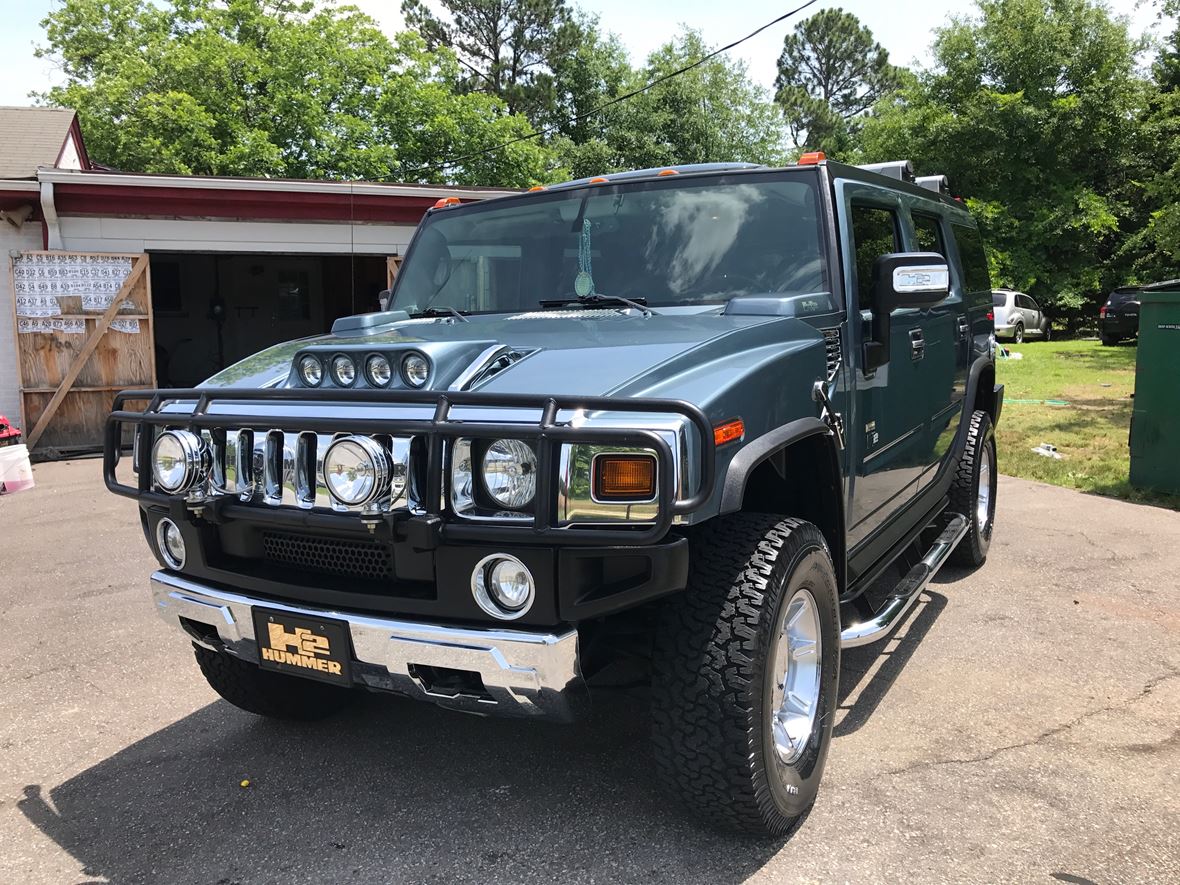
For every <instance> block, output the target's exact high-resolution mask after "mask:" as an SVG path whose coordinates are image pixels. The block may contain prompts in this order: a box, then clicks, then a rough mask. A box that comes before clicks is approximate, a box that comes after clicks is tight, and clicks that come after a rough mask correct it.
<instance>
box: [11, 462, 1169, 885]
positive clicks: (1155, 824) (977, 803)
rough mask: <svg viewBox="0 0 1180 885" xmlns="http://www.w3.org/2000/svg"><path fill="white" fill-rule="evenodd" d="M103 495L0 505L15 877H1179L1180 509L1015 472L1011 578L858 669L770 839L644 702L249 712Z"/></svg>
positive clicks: (74, 468) (964, 580)
mask: <svg viewBox="0 0 1180 885" xmlns="http://www.w3.org/2000/svg"><path fill="white" fill-rule="evenodd" d="M99 475H100V466H99V463H98V461H95V460H85V461H76V462H71V463H59V464H44V465H39V466H38V467H37V468H36V479H37V482H38V486H37V488H36V489H35V490H34V491H32V492H23V493H20V494H17V495H12V496H5V497H2V498H0V567H2V572H0V573H2V574H3V575H4V578H5V584H4V587H3V589H2V590H0V616H2V617H3V623H4V625H5V641H4V642H3V643H0V881H2V882H20V883H42V882H44V883H79V882H108V883H138V882H167V883H172V882H177V883H182V882H183V883H190V882H191V883H219V885H229V883H245V882H337V881H345V880H347V881H355V882H440V883H441V882H448V883H449V882H489V881H494V882H500V881H505V882H513V881H520V882H524V881H528V882H534V881H562V882H637V881H644V882H670V883H687V882H708V883H721V882H743V881H751V882H775V883H779V882H820V881H823V882H829V881H845V882H864V881H882V880H897V879H903V878H904V879H905V880H907V881H911V882H1017V881H1019V882H1046V883H1054V882H1073V883H1086V882H1093V883H1119V882H1128V883H1129V882H1175V881H1180V789H1178V788H1177V783H1178V782H1180V641H1178V640H1180V594H1178V587H1177V585H1178V583H1180V580H1178V575H1180V513H1173V512H1169V511H1164V510H1160V509H1155V508H1150V507H1138V506H1134V505H1131V504H1125V503H1122V502H1117V501H1110V500H1106V499H1102V498H1098V497H1094V496H1087V495H1082V494H1078V493H1076V492H1072V491H1068V490H1065V489H1058V488H1053V487H1050V486H1044V485H1039V484H1035V483H1029V482H1024V481H1020V480H1015V479H1010V478H1007V477H1003V478H1001V480H1000V493H999V510H998V515H997V529H996V537H995V541H994V543H993V545H992V550H991V556H990V558H989V561H988V563H987V565H986V566H985V567H984V568H983V569H981V570H979V571H978V572H976V573H973V574H965V573H962V572H955V571H951V570H949V569H946V570H944V571H943V573H942V574H940V575H939V577H938V579H937V581H936V583H935V584H934V585H932V587H931V588H930V590H929V592H928V593H926V594H925V595H924V597H923V601H922V602H921V603H920V604H919V605H918V606H916V607H915V608H914V610H913V612H912V613H911V614H910V616H909V617H908V618H907V620H906V622H905V624H904V625H903V628H902V630H901V631H900V632H899V633H898V634H897V635H896V636H895V637H893V638H891V639H890V640H889V641H888V642H885V643H880V644H878V645H876V646H869V647H866V648H861V649H854V650H852V651H849V652H847V653H845V655H844V661H843V666H842V671H841V682H842V686H841V695H842V703H841V707H840V711H839V714H838V717H837V721H836V726H835V738H834V741H833V745H832V752H831V755H830V757H829V761H828V768H827V772H826V774H825V780H824V785H823V787H822V789H821V791H820V796H819V801H818V802H817V804H816V807H815V809H814V811H813V812H812V813H811V815H810V817H809V818H808V819H807V821H806V822H805V823H804V824H803V826H802V828H801V829H800V830H799V831H798V832H797V833H796V834H795V835H794V837H793V838H791V839H790V840H789V841H786V842H781V841H780V842H771V843H761V842H754V841H751V840H747V839H739V838H735V837H732V836H728V835H724V834H719V833H715V832H713V831H711V830H709V829H707V828H704V827H702V826H700V825H699V824H698V823H697V822H696V821H695V820H693V819H690V818H686V817H685V816H684V815H683V814H682V813H681V812H680V811H679V809H678V808H677V807H676V805H675V804H674V803H672V802H670V801H668V800H667V799H665V798H664V797H663V796H662V795H661V794H660V793H659V792H658V791H657V789H656V786H655V784H654V782H653V777H652V771H651V769H652V766H651V764H650V752H651V751H650V749H649V746H648V742H647V735H646V730H647V722H646V719H645V717H644V707H643V700H642V698H637V697H632V696H615V695H611V696H606V697H604V698H601V699H600V700H599V702H598V703H597V706H596V709H595V713H594V715H593V717H592V718H591V719H590V720H589V721H587V722H585V723H582V724H579V725H575V726H565V727H563V726H554V725H530V724H528V723H519V722H507V721H497V720H480V719H476V718H473V717H467V716H462V715H459V714H452V713H446V712H444V711H440V710H436V709H434V708H431V707H425V706H419V705H415V704H412V703H409V702H405V701H399V700H396V699H388V698H382V697H372V698H370V699H368V700H367V701H366V702H365V703H364V704H362V705H361V706H360V707H359V708H358V709H357V710H354V711H350V712H348V713H347V714H345V715H343V716H341V717H339V718H337V719H333V720H330V721H328V722H324V723H318V724H313V725H279V724H274V723H267V722H263V721H260V720H257V719H255V718H253V717H251V716H249V715H248V714H245V713H241V712H239V711H237V710H235V709H233V708H232V707H230V706H229V705H227V704H225V703H223V702H221V701H219V700H217V699H216V698H215V695H214V694H213V692H212V691H211V690H210V689H209V688H208V687H207V686H206V685H205V683H204V681H203V680H202V679H201V677H200V674H199V673H198V671H197V668H196V665H195V663H194V662H193V660H192V657H191V655H190V653H189V652H188V650H187V647H186V644H185V643H184V641H183V640H182V638H181V637H180V635H179V634H178V633H175V632H174V631H171V630H170V629H169V628H167V627H166V626H165V625H164V624H163V623H162V622H160V621H159V620H158V619H157V618H156V616H155V615H154V614H153V613H152V611H151V607H150V604H149V602H148V597H147V590H146V579H147V575H148V573H149V572H150V570H151V569H152V568H153V567H154V562H153V560H152V559H151V557H150V555H149V554H148V552H147V549H146V546H145V545H144V543H143V540H142V537H141V534H140V531H139V526H138V524H137V519H136V512H135V508H134V505H133V504H132V503H131V502H129V501H126V500H123V499H118V498H115V497H113V496H111V495H108V494H107V493H106V492H105V491H104V490H103V489H102V487H101V481H100V478H99ZM243 780H248V781H249V786H248V787H242V786H241V785H240V784H241V782H242V781H243Z"/></svg>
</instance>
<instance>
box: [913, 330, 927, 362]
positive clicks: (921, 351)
mask: <svg viewBox="0 0 1180 885" xmlns="http://www.w3.org/2000/svg"><path fill="white" fill-rule="evenodd" d="M924 356H926V336H925V335H923V334H922V330H921V329H910V359H912V360H920V359H922V357H924Z"/></svg>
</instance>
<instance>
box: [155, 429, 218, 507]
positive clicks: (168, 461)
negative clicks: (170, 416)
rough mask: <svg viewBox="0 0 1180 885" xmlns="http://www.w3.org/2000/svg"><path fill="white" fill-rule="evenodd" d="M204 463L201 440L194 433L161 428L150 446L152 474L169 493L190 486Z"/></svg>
mask: <svg viewBox="0 0 1180 885" xmlns="http://www.w3.org/2000/svg"><path fill="white" fill-rule="evenodd" d="M205 466H206V449H205V443H204V441H203V440H202V439H201V438H200V437H199V436H197V435H196V434H195V433H189V432H188V431H187V430H165V431H164V432H163V433H161V434H160V436H159V437H158V438H157V439H156V442H155V444H154V445H153V446H152V474H153V476H154V477H155V479H156V485H158V486H159V487H160V488H161V489H163V490H164V491H165V492H168V493H169V494H177V493H179V492H184V491H187V490H188V489H190V488H192V486H193V484H194V483H196V481H197V480H198V479H199V478H200V476H201V472H202V471H203V469H204V468H205Z"/></svg>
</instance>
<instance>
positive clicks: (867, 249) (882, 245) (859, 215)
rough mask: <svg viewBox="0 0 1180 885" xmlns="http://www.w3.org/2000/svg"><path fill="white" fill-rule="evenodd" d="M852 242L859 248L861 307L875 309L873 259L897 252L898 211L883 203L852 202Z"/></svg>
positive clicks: (857, 277)
mask: <svg viewBox="0 0 1180 885" xmlns="http://www.w3.org/2000/svg"><path fill="white" fill-rule="evenodd" d="M852 242H853V247H854V248H855V249H856V292H857V300H858V303H859V304H860V309H861V310H872V309H873V262H875V261H876V260H877V259H878V258H880V257H881V256H882V255H888V254H889V253H890V252H898V251H900V249H901V247H900V245H899V242H900V241H899V240H898V236H897V212H896V211H894V210H893V209H884V208H882V207H880V206H858V205H856V204H855V203H854V204H853V206H852Z"/></svg>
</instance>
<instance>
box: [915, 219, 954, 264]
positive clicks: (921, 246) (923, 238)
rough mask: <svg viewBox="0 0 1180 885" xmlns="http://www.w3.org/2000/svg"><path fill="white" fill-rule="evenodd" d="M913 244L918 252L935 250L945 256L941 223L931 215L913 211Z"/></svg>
mask: <svg viewBox="0 0 1180 885" xmlns="http://www.w3.org/2000/svg"><path fill="white" fill-rule="evenodd" d="M913 219H914V245H916V246H917V247H918V251H919V252H937V253H938V254H939V255H941V256H942V257H943V258H946V243H944V242H943V240H942V225H941V224H940V223H939V220H938V218H936V217H935V216H933V215H919V214H918V213H914V216H913Z"/></svg>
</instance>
